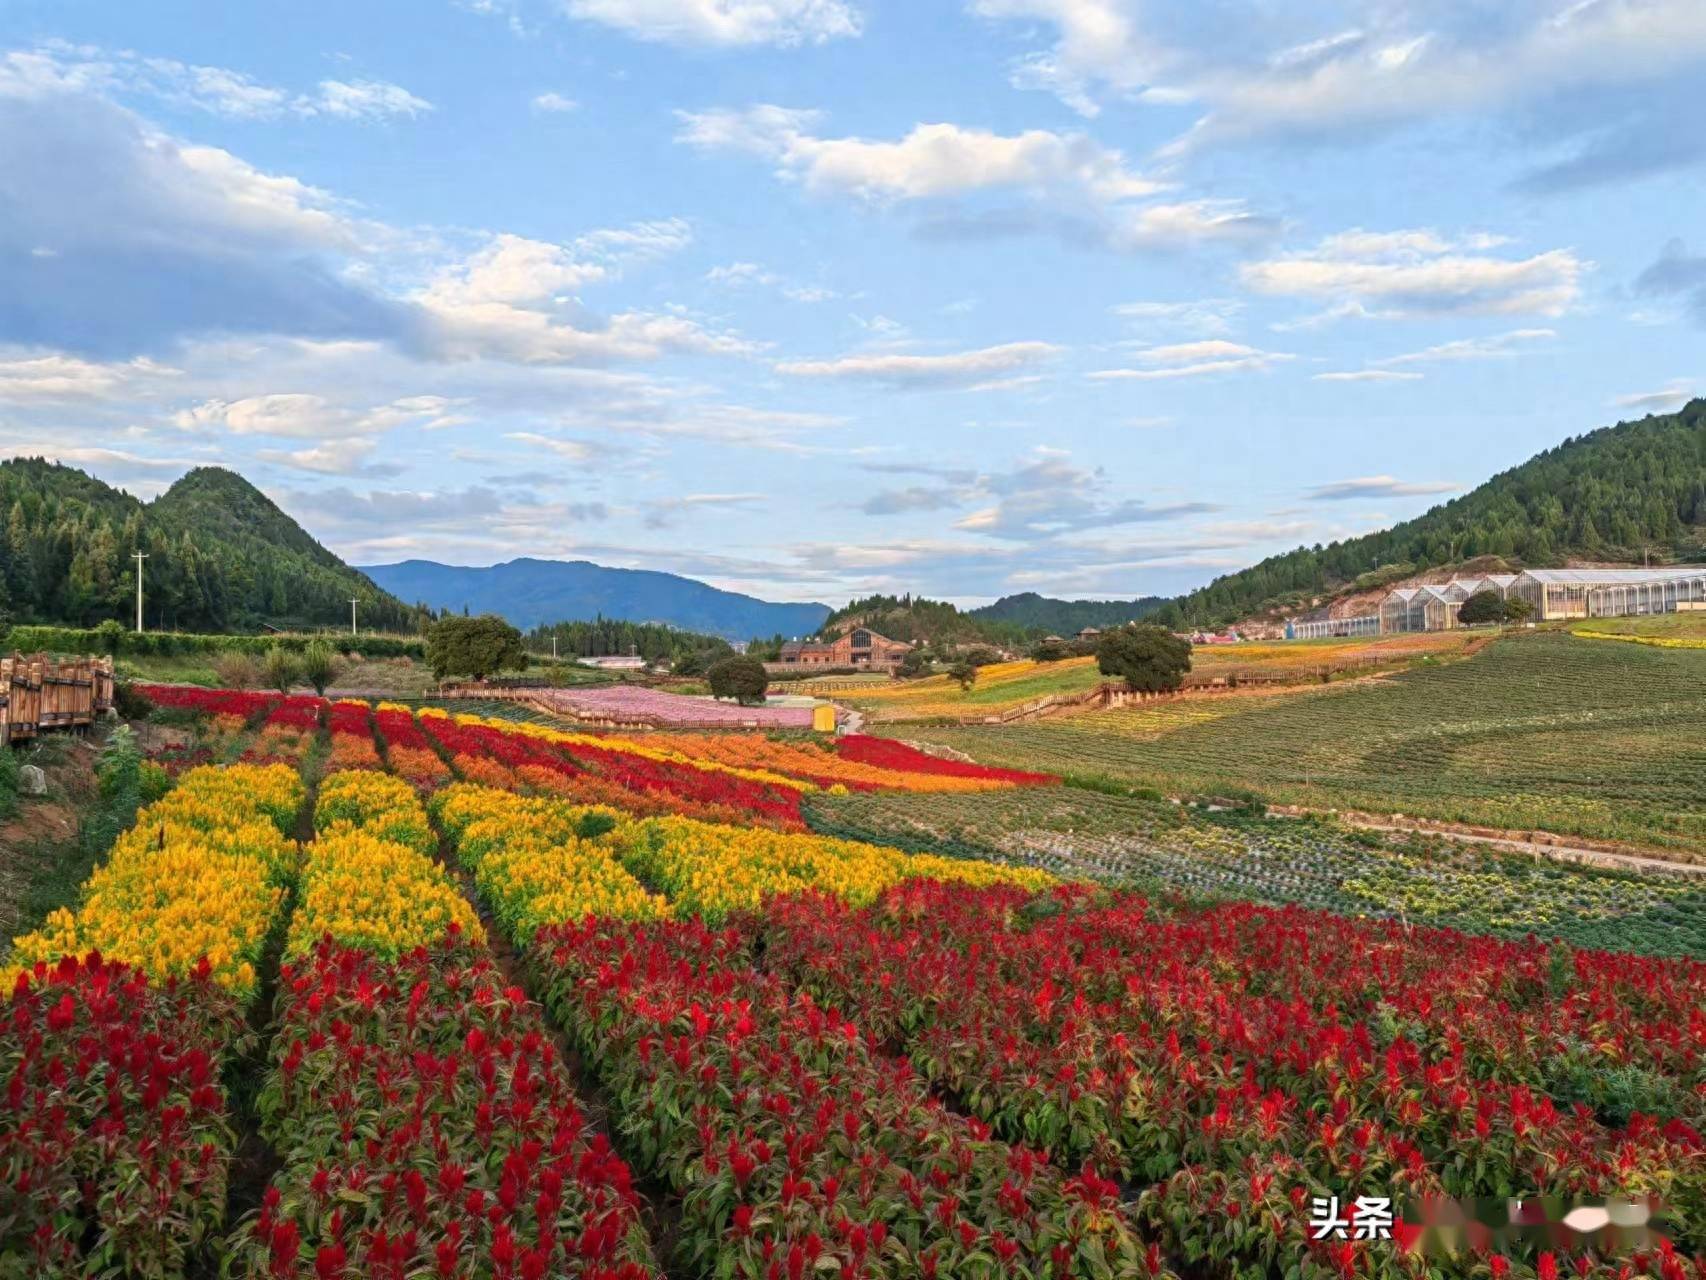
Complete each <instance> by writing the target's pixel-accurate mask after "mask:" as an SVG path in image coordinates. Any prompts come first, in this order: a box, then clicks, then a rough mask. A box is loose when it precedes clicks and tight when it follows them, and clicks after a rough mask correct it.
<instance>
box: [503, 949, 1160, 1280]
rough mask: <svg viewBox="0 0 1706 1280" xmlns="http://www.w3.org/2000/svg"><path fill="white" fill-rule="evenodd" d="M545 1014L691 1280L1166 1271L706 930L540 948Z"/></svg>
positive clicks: (1096, 1197) (1119, 1217)
mask: <svg viewBox="0 0 1706 1280" xmlns="http://www.w3.org/2000/svg"><path fill="white" fill-rule="evenodd" d="M530 959H531V962H532V965H533V969H534V972H535V974H536V977H537V979H538V981H539V983H540V984H541V985H542V986H543V987H544V989H545V990H546V992H547V995H546V1001H547V1005H548V1006H549V1007H550V1008H551V1010H552V1011H553V1012H554V1013H555V1014H556V1016H557V1017H558V1019H559V1020H560V1021H561V1022H562V1023H563V1025H564V1026H566V1027H568V1028H569V1029H570V1030H571V1031H572V1032H573V1033H574V1034H575V1036H576V1038H577V1040H578V1043H579V1045H580V1048H581V1050H582V1052H583V1054H585V1056H586V1057H587V1059H588V1061H589V1062H590V1063H591V1064H592V1065H593V1068H594V1069H595V1070H596V1071H597V1072H598V1074H599V1076H600V1078H601V1079H602V1081H603V1082H604V1084H605V1086H606V1088H608V1090H609V1091H610V1093H611V1095H612V1098H613V1103H614V1105H613V1107H612V1114H613V1116H614V1117H615V1120H614V1123H615V1124H616V1125H617V1126H618V1132H619V1136H620V1139H621V1140H622V1141H624V1142H625V1143H626V1144H627V1146H628V1149H629V1150H631V1151H632V1152H633V1154H634V1158H635V1159H636V1161H637V1162H638V1163H639V1164H641V1165H642V1166H643V1167H645V1168H648V1169H650V1170H652V1171H653V1172H654V1173H655V1174H656V1176H658V1177H659V1178H661V1179H662V1180H663V1181H664V1182H665V1183H666V1184H667V1185H668V1186H670V1187H671V1188H672V1189H673V1190H674V1191H676V1192H677V1193H678V1194H679V1195H680V1196H681V1199H682V1209H681V1221H680V1235H681V1241H680V1245H679V1250H678V1261H679V1263H680V1264H681V1265H682V1266H683V1267H684V1268H685V1270H686V1273H687V1274H693V1275H705V1276H719V1277H731V1278H736V1277H738V1278H739V1280H773V1278H774V1280H781V1278H782V1277H787V1278H788V1280H800V1278H801V1277H804V1276H818V1275H835V1276H842V1277H847V1278H849V1280H887V1278H889V1277H895V1278H897V1280H898V1278H899V1277H907V1278H908V1280H913V1278H916V1277H926V1278H937V1277H939V1278H940V1280H950V1278H952V1280H996V1278H997V1277H1001V1278H1004V1280H1007V1278H1011V1280H1031V1278H1035V1280H1041V1278H1042V1277H1082V1278H1084V1280H1102V1278H1108V1280H1112V1278H1114V1277H1119V1278H1121V1280H1135V1278H1136V1277H1139V1276H1158V1275H1160V1274H1161V1273H1162V1271H1163V1263H1162V1259H1161V1256H1160V1254H1159V1252H1158V1251H1157V1250H1155V1249H1153V1248H1146V1247H1145V1245H1144V1244H1143V1242H1142V1241H1141V1240H1140V1238H1139V1236H1138V1234H1137V1232H1136V1231H1135V1229H1134V1227H1133V1224H1132V1222H1131V1220H1130V1218H1129V1217H1128V1216H1127V1214H1126V1213H1125V1212H1124V1211H1123V1210H1122V1209H1121V1207H1120V1205H1119V1203H1118V1187H1117V1186H1116V1185H1115V1184H1113V1183H1111V1182H1108V1181H1107V1180H1105V1179H1103V1178H1101V1177H1099V1176H1097V1175H1096V1174H1095V1173H1094V1172H1093V1171H1091V1170H1085V1171H1084V1172H1083V1173H1082V1174H1081V1175H1080V1176H1076V1177H1068V1176H1065V1175H1064V1174H1062V1173H1060V1172H1059V1171H1057V1170H1056V1169H1055V1168H1054V1167H1052V1166H1051V1165H1050V1164H1049V1162H1048V1161H1047V1160H1046V1159H1044V1158H1043V1157H1042V1156H1041V1155H1039V1154H1038V1153H1037V1152H1035V1151H1032V1150H1029V1149H1027V1148H1025V1147H1022V1146H1009V1145H1008V1144H1006V1143H1003V1142H998V1141H994V1140H992V1139H991V1138H990V1136H989V1132H988V1129H987V1128H986V1127H985V1126H984V1125H983V1124H981V1123H980V1122H978V1121H975V1120H966V1119H962V1118H960V1117H958V1116H955V1115H952V1114H950V1113H949V1112H947V1111H946V1110H944V1109H943V1107H942V1106H941V1104H940V1103H938V1102H936V1101H935V1100H934V1099H932V1098H931V1096H930V1094H929V1092H928V1090H927V1088H926V1087H925V1085H924V1083H923V1082H922V1081H921V1080H919V1079H918V1078H917V1077H916V1076H915V1075H914V1074H913V1073H912V1071H911V1069H910V1067H909V1065H908V1064H907V1063H906V1061H905V1060H904V1059H895V1058H891V1057H888V1056H886V1055H884V1054H882V1053H880V1052H879V1051H877V1050H876V1049H875V1048H874V1047H873V1046H872V1043H871V1042H870V1041H869V1040H868V1039H867V1038H866V1037H864V1036H863V1035H862V1034H861V1033H860V1029H859V1028H858V1027H857V1026H856V1025H855V1024H853V1023H851V1022H849V1021H848V1020H847V1019H845V1018H844V1017H842V1016H841V1015H840V1014H838V1013H837V1012H836V1011H835V1010H834V1009H833V1008H828V1007H824V1006H820V1005H818V1004H817V1003H816V1002H814V1001H813V1000H812V999H811V998H810V997H809V996H806V995H802V994H799V993H797V992H795V991H792V990H790V988H789V986H788V984H786V983H784V982H782V981H780V980H778V979H777V978H775V977H773V976H769V975H766V974H764V973H761V972H760V971H759V970H758V969H756V968H755V967H754V966H753V963H752V958H751V956H750V954H749V953H748V952H747V951H746V949H745V947H744V944H743V942H742V940H741V939H740V938H739V937H738V936H737V935H735V934H733V933H716V932H712V931H710V930H708V929H707V928H706V926H705V925H704V924H702V923H701V922H699V921H697V920H694V921H685V922H673V921H670V922H652V923H645V924H637V923H630V924H622V923H617V922H612V921H588V922H587V923H585V924H584V925H569V926H557V927H555V928H552V929H547V930H543V931H541V932H540V934H539V935H538V936H537V938H536V939H535V942H534V946H533V948H532V951H531V952H530Z"/></svg>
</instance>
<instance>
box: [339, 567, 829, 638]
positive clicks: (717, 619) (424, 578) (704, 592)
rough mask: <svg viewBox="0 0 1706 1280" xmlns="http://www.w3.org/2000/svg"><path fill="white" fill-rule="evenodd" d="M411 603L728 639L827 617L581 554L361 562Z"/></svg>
mask: <svg viewBox="0 0 1706 1280" xmlns="http://www.w3.org/2000/svg"><path fill="white" fill-rule="evenodd" d="M362 572H363V573H365V574H366V575H367V576H368V577H370V578H372V579H373V581H374V582H376V583H378V584H379V586H380V587H382V588H383V589H384V590H386V591H389V592H390V593H391V594H392V595H394V596H396V597H397V598H398V599H401V600H407V601H409V602H410V603H411V604H413V603H422V604H429V605H432V606H433V607H434V608H436V609H449V610H452V611H453V612H456V613H460V612H462V610H463V608H464V607H466V608H467V610H468V612H470V613H496V614H500V615H502V616H503V617H505V618H507V619H509V621H510V622H511V623H512V624H514V625H515V626H517V627H520V628H521V629H522V630H523V631H527V630H531V629H532V628H533V627H536V626H540V625H542V624H544V623H549V622H578V621H583V620H585V621H590V620H591V619H593V618H595V617H605V618H616V619H619V620H621V621H624V622H666V623H668V624H669V625H671V626H674V627H680V628H682V629H683V630H686V631H700V632H704V633H706V634H709V635H714V636H722V637H724V638H725V639H728V640H746V639H750V638H751V637H753V636H772V635H776V634H777V633H778V632H780V633H781V634H782V635H785V636H804V635H810V634H811V633H812V632H814V631H816V630H817V629H818V628H819V627H821V626H822V625H823V621H824V619H825V618H827V617H829V606H828V605H823V604H771V603H769V602H768V601H765V600H759V599H756V598H755V597H753V596H743V595H741V594H740V593H739V592H735V591H720V590H718V589H717V588H716V587H713V586H708V585H707V584H705V583H703V582H696V581H694V580H693V579H692V578H682V577H678V576H677V575H676V574H673V573H656V572H653V571H652V570H650V569H607V568H605V567H604V566H603V565H597V564H593V563H592V562H590V561H587V560H527V559H523V560H511V561H510V562H509V563H507V564H494V565H492V566H491V567H490V568H484V569H477V568H469V567H466V566H462V565H453V564H438V563H436V562H434V561H432V560H404V561H403V562H402V563H400V564H376V565H370V566H368V567H367V568H365V569H363V570H362Z"/></svg>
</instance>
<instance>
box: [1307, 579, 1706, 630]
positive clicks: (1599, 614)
mask: <svg viewBox="0 0 1706 1280" xmlns="http://www.w3.org/2000/svg"><path fill="white" fill-rule="evenodd" d="M1482 591H1491V592H1493V593H1494V594H1495V595H1497V596H1498V597H1499V599H1501V600H1526V601H1527V602H1528V604H1529V606H1530V607H1531V608H1532V609H1533V611H1534V613H1533V617H1534V620H1535V621H1536V622H1550V621H1554V620H1556V619H1559V618H1618V617H1624V616H1626V615H1629V614H1644V613H1675V612H1677V611H1678V610H1689V609H1701V610H1706V565H1670V566H1667V567H1665V568H1662V569H1525V570H1523V571H1522V572H1521V573H1495V574H1487V575H1483V576H1481V577H1473V578H1453V579H1452V580H1451V581H1450V582H1446V583H1439V584H1435V585H1430V586H1421V587H1399V588H1397V589H1396V590H1394V591H1391V592H1388V593H1387V595H1386V598H1385V599H1383V600H1382V601H1381V602H1380V607H1379V608H1378V609H1377V610H1376V611H1375V612H1374V613H1366V614H1359V615H1357V616H1356V617H1352V618H1321V619H1307V620H1301V621H1300V620H1296V619H1293V620H1291V621H1289V622H1287V623H1286V637H1287V638H1288V639H1296V640H1316V639H1321V638H1323V637H1327V636H1359V635H1396V634H1399V633H1401V632H1408V631H1449V630H1451V629H1452V628H1454V627H1456V626H1457V625H1458V621H1457V614H1458V610H1460V609H1461V608H1462V607H1463V602H1464V601H1465V600H1467V599H1468V598H1469V597H1470V596H1472V595H1476V594H1478V593H1479V592H1482Z"/></svg>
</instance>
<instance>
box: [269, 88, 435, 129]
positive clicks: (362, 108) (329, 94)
mask: <svg viewBox="0 0 1706 1280" xmlns="http://www.w3.org/2000/svg"><path fill="white" fill-rule="evenodd" d="M297 110H298V111H299V112H300V113H301V114H304V115H328V116H336V117H338V118H339V119H343V120H391V119H394V118H396V117H397V116H408V117H410V118H411V119H412V118H413V117H415V116H418V115H421V114H423V113H425V112H428V111H431V110H432V103H430V102H428V101H426V100H425V99H424V98H417V97H416V96H415V95H414V94H412V93H410V92H409V91H408V90H407V89H404V88H403V87H401V86H400V85H394V84H387V83H386V82H385V81H383V80H353V81H345V80H322V81H320V90H319V93H318V94H317V95H315V96H314V97H312V98H308V99H300V100H299V105H298V107H297Z"/></svg>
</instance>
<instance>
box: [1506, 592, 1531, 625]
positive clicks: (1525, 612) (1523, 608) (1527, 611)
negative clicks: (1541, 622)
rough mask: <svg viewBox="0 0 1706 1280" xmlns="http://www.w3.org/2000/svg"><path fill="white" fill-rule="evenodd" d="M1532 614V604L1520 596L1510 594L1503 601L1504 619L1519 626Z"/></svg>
mask: <svg viewBox="0 0 1706 1280" xmlns="http://www.w3.org/2000/svg"><path fill="white" fill-rule="evenodd" d="M1533 616H1534V606H1533V605H1531V604H1530V603H1529V602H1528V601H1526V600H1524V599H1523V598H1522V597H1521V596H1512V597H1511V598H1510V599H1509V600H1506V601H1505V605H1504V619H1505V621H1506V622H1510V623H1514V624H1516V625H1517V626H1521V625H1522V624H1523V623H1525V622H1527V621H1528V620H1529V619H1530V618H1532V617H1533Z"/></svg>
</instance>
